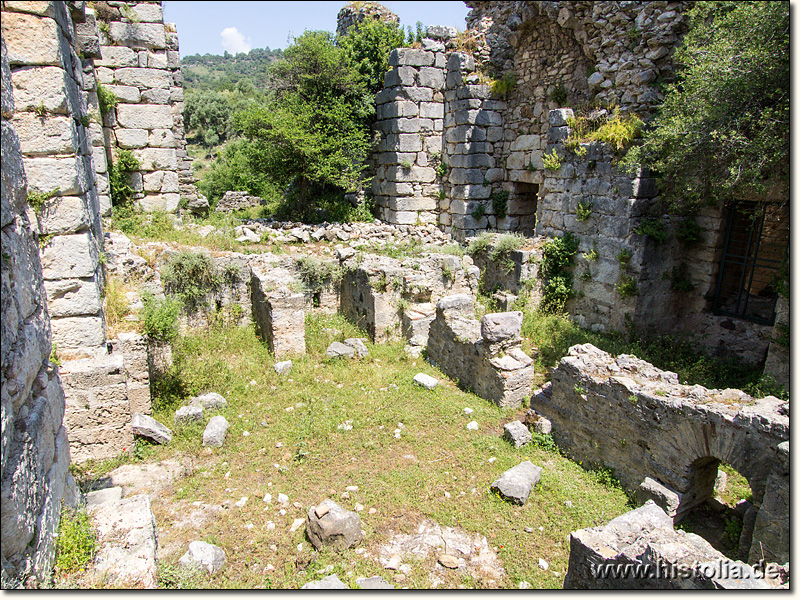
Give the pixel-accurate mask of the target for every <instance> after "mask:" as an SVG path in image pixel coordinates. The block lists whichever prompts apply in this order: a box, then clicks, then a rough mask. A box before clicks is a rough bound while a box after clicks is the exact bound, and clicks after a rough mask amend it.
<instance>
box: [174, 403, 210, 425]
mask: <svg viewBox="0 0 800 600" xmlns="http://www.w3.org/2000/svg"><path fill="white" fill-rule="evenodd" d="M202 422H203V407H202V406H191V405H190V406H181V407H180V408H179V409H178V410H176V411H175V425H190V424H191V423H202Z"/></svg>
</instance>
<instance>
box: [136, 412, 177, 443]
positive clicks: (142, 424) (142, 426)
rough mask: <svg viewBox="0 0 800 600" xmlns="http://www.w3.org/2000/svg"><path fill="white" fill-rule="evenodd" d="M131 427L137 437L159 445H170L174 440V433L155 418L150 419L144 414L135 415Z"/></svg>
mask: <svg viewBox="0 0 800 600" xmlns="http://www.w3.org/2000/svg"><path fill="white" fill-rule="evenodd" d="M131 427H132V428H133V433H134V434H135V435H141V436H143V437H146V438H148V439H151V440H153V441H154V442H156V443H157V444H169V442H170V440H172V432H171V431H170V430H169V429H167V428H166V427H165V426H164V425H162V424H161V423H159V422H158V421H156V420H155V419H154V418H153V417H148V416H147V415H143V414H142V413H133V418H132V419H131Z"/></svg>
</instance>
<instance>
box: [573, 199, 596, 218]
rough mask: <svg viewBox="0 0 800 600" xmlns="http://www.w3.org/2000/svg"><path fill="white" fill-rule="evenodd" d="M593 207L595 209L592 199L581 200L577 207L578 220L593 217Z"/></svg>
mask: <svg viewBox="0 0 800 600" xmlns="http://www.w3.org/2000/svg"><path fill="white" fill-rule="evenodd" d="M592 209H594V203H593V202H592V201H590V200H580V201H579V202H578V206H577V208H576V209H575V214H576V216H577V217H578V221H585V220H586V219H588V218H589V217H591V216H592Z"/></svg>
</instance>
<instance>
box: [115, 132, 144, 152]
mask: <svg viewBox="0 0 800 600" xmlns="http://www.w3.org/2000/svg"><path fill="white" fill-rule="evenodd" d="M114 133H115V134H116V136H117V144H119V147H120V148H144V147H145V146H147V145H148V139H149V136H148V133H147V130H146V129H117V130H116V131H115V132H114Z"/></svg>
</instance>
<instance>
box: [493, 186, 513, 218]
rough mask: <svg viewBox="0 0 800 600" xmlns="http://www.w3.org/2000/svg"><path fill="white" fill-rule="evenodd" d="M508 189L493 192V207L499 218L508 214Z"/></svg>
mask: <svg viewBox="0 0 800 600" xmlns="http://www.w3.org/2000/svg"><path fill="white" fill-rule="evenodd" d="M508 196H509V193H508V190H500V191H498V192H495V193H494V194H492V209H493V210H494V214H495V216H496V217H497V218H498V219H504V218H505V217H506V215H507V214H508Z"/></svg>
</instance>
